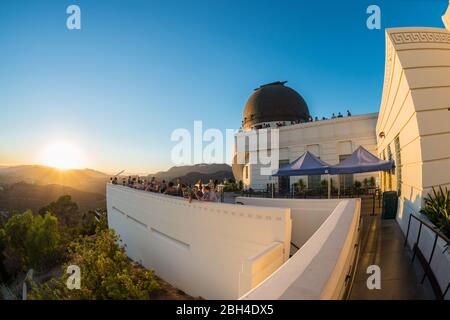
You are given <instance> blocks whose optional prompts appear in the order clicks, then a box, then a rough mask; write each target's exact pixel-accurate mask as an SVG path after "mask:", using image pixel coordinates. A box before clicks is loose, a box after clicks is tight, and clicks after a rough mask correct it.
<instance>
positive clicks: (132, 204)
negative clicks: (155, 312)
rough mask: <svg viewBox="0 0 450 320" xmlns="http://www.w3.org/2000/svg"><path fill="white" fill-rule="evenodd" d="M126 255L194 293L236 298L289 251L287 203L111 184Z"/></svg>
mask: <svg viewBox="0 0 450 320" xmlns="http://www.w3.org/2000/svg"><path fill="white" fill-rule="evenodd" d="M107 207H108V223H109V226H110V228H112V229H115V230H116V232H117V233H118V234H119V235H120V237H121V239H122V241H123V243H124V244H125V245H126V252H127V254H128V256H129V257H130V258H131V259H133V260H135V261H137V262H140V263H141V264H142V265H143V266H145V267H147V268H149V269H153V270H155V272H156V274H157V275H158V276H160V277H161V278H163V279H164V280H166V281H167V282H169V283H170V284H172V285H173V286H175V287H177V288H179V289H181V290H183V291H185V292H186V293H188V294H190V295H192V296H202V297H204V298H207V299H236V298H238V297H240V296H241V295H242V294H244V293H245V292H248V291H249V290H250V289H251V288H252V287H254V286H256V285H257V284H258V283H259V282H260V281H262V280H263V279H265V278H266V277H267V276H268V275H270V274H271V273H272V272H273V271H274V270H276V269H277V268H278V267H279V266H281V265H282V264H283V263H284V262H285V261H286V260H287V259H288V257H289V246H290V245H289V243H290V238H291V218H290V209H288V208H284V209H282V208H262V207H253V206H242V205H233V204H222V203H207V202H198V201H193V202H192V203H191V204H189V203H188V201H187V200H185V199H182V198H177V197H172V196H165V195H161V194H154V193H149V192H144V191H138V190H134V189H131V188H128V187H123V186H117V185H111V184H109V185H108V186H107Z"/></svg>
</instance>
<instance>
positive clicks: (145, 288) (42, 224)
mask: <svg viewBox="0 0 450 320" xmlns="http://www.w3.org/2000/svg"><path fill="white" fill-rule="evenodd" d="M105 211H106V210H104V209H101V210H98V211H97V212H93V211H89V212H86V213H84V214H82V213H80V211H79V208H78V205H77V204H76V203H75V202H73V201H72V198H71V197H70V196H62V197H60V198H58V199H57V200H56V201H53V202H51V203H50V204H48V205H47V206H44V207H42V208H41V209H40V210H39V211H38V212H37V213H35V214H34V213H33V212H32V211H31V210H27V211H25V212H23V213H15V214H13V215H11V216H10V217H9V218H8V219H6V220H5V221H4V222H0V282H3V283H7V284H14V286H15V287H16V288H20V287H21V284H22V282H23V279H24V275H25V273H27V272H28V271H29V270H30V269H33V270H34V276H35V277H34V279H36V281H35V282H32V283H31V284H32V286H31V291H30V292H29V294H28V298H29V299H152V298H157V299H161V298H165V297H170V298H171V299H172V298H173V299H178V298H180V297H181V298H189V297H188V296H186V295H184V293H182V292H179V291H176V290H175V289H173V288H171V287H170V285H168V284H166V283H164V282H163V281H161V280H160V279H158V278H157V277H156V276H155V275H154V274H153V272H152V271H148V270H145V269H144V268H143V267H142V266H139V265H138V264H136V263H133V262H132V261H130V260H129V259H128V257H127V256H126V254H125V250H124V248H123V246H121V245H120V240H119V238H118V237H117V235H115V234H114V232H113V231H112V230H109V229H108V225H107V221H106V214H100V215H98V212H103V213H105ZM69 265H76V266H78V267H79V268H80V272H81V287H80V289H72V290H70V289H69V288H68V287H67V285H66V283H67V280H68V278H69V277H70V274H69V273H66V270H67V267H68V266H69ZM55 269H56V270H59V271H58V272H55ZM55 274H56V276H55ZM43 279H44V280H43ZM0 284H1V283H0ZM19 291H20V289H19V290H16V294H17V295H20V293H19Z"/></svg>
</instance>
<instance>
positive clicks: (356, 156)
mask: <svg viewBox="0 0 450 320" xmlns="http://www.w3.org/2000/svg"><path fill="white" fill-rule="evenodd" d="M394 166H395V165H394V161H392V160H382V159H380V158H378V157H376V156H374V155H373V154H372V153H370V152H369V151H367V150H366V149H364V147H362V146H359V147H358V148H357V149H356V150H355V151H354V152H353V153H352V155H351V156H350V157H349V158H347V159H345V160H344V161H342V162H341V163H339V164H337V165H335V166H331V167H330V169H329V173H330V174H348V173H363V172H374V171H387V170H391V169H392V168H394Z"/></svg>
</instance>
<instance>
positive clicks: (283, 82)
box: [254, 81, 287, 91]
mask: <svg viewBox="0 0 450 320" xmlns="http://www.w3.org/2000/svg"><path fill="white" fill-rule="evenodd" d="M286 83H287V81H275V82H271V83H266V84H263V85H261V86H259V88H256V89H254V91H256V90H259V89H261V88H264V87H267V86H284V85H285V84H286Z"/></svg>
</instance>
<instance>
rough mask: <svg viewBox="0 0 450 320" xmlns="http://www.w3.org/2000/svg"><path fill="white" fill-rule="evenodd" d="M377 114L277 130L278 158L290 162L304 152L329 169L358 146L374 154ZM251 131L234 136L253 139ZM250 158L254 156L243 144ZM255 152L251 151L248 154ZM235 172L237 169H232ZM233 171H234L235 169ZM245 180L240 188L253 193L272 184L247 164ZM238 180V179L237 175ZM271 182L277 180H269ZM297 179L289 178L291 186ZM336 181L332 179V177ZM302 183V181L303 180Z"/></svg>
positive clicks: (362, 177) (364, 176)
mask: <svg viewBox="0 0 450 320" xmlns="http://www.w3.org/2000/svg"><path fill="white" fill-rule="evenodd" d="M377 115H378V114H377V113H370V114H364V115H357V116H352V117H344V118H337V119H330V120H323V121H317V122H308V123H301V124H296V125H290V126H285V127H281V128H280V129H279V155H280V160H289V161H290V162H292V161H294V160H295V159H297V158H298V157H300V156H301V155H302V154H303V153H304V152H305V151H307V150H309V151H311V152H313V153H314V154H316V155H317V156H319V157H320V158H321V159H322V160H324V161H325V162H328V163H329V164H331V165H334V164H338V163H339V155H344V154H349V153H352V152H353V151H355V150H356V148H358V147H359V146H363V147H364V148H366V149H367V150H368V151H370V152H372V153H373V154H376V148H377V139H376V135H375V126H376V123H377ZM254 134H255V131H250V132H249V131H247V132H240V133H238V134H237V135H236V136H249V135H254ZM246 150H247V151H249V150H250V151H249V153H250V154H253V155H254V154H257V152H258V151H257V150H256V149H252V148H250V147H249V146H248V144H247V148H246ZM252 150H255V151H252ZM235 167H236V168H237V166H235ZM236 170H237V169H236ZM250 173H251V174H250V175H249V179H248V180H246V179H244V181H243V182H244V185H245V186H246V187H251V188H253V189H265V188H266V185H267V183H270V182H271V181H272V178H271V176H265V175H261V174H260V166H259V165H258V164H250ZM237 176H238V178H239V177H240V176H241V175H239V174H238V175H237ZM371 176H374V177H376V176H377V175H376V174H371V173H364V174H355V175H354V177H355V180H359V181H363V180H364V178H369V177H371ZM273 179H274V180H275V181H277V180H278V178H273ZM298 179H299V177H291V184H292V183H295V182H297V181H298ZM333 179H334V180H335V181H337V178H336V177H333ZM305 181H306V180H305Z"/></svg>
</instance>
